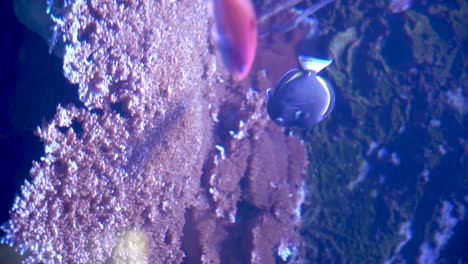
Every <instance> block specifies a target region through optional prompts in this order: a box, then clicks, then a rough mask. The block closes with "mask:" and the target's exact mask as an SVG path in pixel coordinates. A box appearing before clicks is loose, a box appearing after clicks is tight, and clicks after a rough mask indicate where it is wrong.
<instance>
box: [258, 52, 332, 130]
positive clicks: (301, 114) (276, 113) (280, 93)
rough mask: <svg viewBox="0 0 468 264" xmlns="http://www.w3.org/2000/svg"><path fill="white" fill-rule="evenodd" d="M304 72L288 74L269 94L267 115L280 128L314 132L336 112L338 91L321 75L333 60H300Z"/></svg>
mask: <svg viewBox="0 0 468 264" xmlns="http://www.w3.org/2000/svg"><path fill="white" fill-rule="evenodd" d="M298 60H299V64H300V65H301V68H300V69H292V70H290V71H288V72H287V73H286V74H285V75H283V77H282V78H281V79H280V81H279V82H278V84H277V85H276V88H275V91H274V92H273V93H272V92H271V89H268V90H267V100H268V103H267V111H268V115H269V116H270V118H271V120H273V121H274V122H275V124H276V125H278V126H285V127H299V128H311V127H313V126H315V125H316V124H318V123H320V122H321V121H322V120H323V119H325V118H326V117H327V116H328V115H330V113H331V112H332V111H333V108H334V106H335V91H334V89H333V87H332V86H331V84H330V83H329V82H327V81H326V80H325V79H323V78H322V77H320V76H318V75H317V74H318V73H319V72H320V71H321V70H322V69H324V68H325V67H327V66H328V65H330V64H331V63H332V60H322V59H316V58H313V57H306V56H299V57H298Z"/></svg>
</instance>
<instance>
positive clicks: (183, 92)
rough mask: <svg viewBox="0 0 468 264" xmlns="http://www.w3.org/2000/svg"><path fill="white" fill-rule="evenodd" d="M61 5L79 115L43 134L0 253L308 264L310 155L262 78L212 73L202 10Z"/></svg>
mask: <svg viewBox="0 0 468 264" xmlns="http://www.w3.org/2000/svg"><path fill="white" fill-rule="evenodd" d="M49 3H52V2H49ZM63 3H64V5H63V6H59V4H58V3H57V2H55V4H53V5H52V6H51V7H50V10H48V11H50V12H51V17H53V21H54V23H55V26H56V27H55V31H54V32H55V33H54V34H56V36H57V37H58V39H59V40H60V41H61V45H63V47H64V48H63V49H64V52H63V72H64V75H65V77H66V78H67V79H68V80H69V81H70V82H71V83H72V84H75V85H76V87H77V89H78V96H79V103H76V104H74V105H73V104H69V105H64V106H62V105H59V106H57V108H56V113H55V116H54V117H53V118H52V119H51V120H49V121H47V122H44V123H43V124H42V125H41V126H40V127H39V128H38V129H37V130H36V134H37V135H38V136H39V138H40V139H41V141H42V142H43V143H44V151H45V155H44V157H42V158H41V160H40V161H37V162H34V163H33V167H32V169H31V171H30V174H31V181H30V182H29V181H26V182H25V183H24V185H23V187H22V190H21V195H20V196H18V197H17V199H16V201H15V203H14V205H13V208H12V211H11V213H10V220H9V221H8V222H7V223H6V224H5V225H4V226H3V230H4V231H5V233H6V236H5V237H4V238H3V239H2V241H3V242H4V243H6V244H10V245H13V246H14V247H15V249H16V250H18V251H19V252H20V253H22V254H24V262H25V263H37V262H46V263H60V262H65V263H74V262H85V263H108V262H110V263H121V262H127V261H130V262H131V261H133V260H135V261H137V262H139V261H147V262H148V263H181V262H184V261H186V262H190V263H225V262H231V261H232V262H236V261H240V262H249V261H250V262H256V261H257V260H262V262H263V261H264V262H266V263H268V262H270V263H271V262H274V261H275V258H280V259H282V260H283V261H286V260H290V259H293V258H296V257H300V256H301V248H300V239H299V234H298V225H299V223H300V217H301V214H300V206H301V203H302V201H303V197H304V189H303V188H304V183H303V176H304V173H305V172H304V169H305V168H306V164H307V159H306V153H305V151H304V147H303V145H302V144H301V142H300V140H299V139H297V138H294V137H287V136H285V135H284V134H283V132H282V131H281V129H280V128H278V127H276V126H274V125H273V124H271V123H270V121H269V119H268V118H267V116H266V112H265V100H266V98H265V95H264V92H265V90H266V89H267V88H268V87H270V86H271V81H270V80H269V78H267V77H266V76H264V75H262V74H261V73H262V72H265V71H261V69H259V68H258V67H257V68H256V71H258V72H259V74H257V76H256V78H253V81H251V82H249V81H246V82H244V83H232V82H230V81H229V80H226V79H225V78H224V77H225V76H226V75H224V73H223V72H222V71H219V72H215V71H214V69H215V67H216V66H214V65H215V63H216V62H219V61H217V59H216V58H215V56H214V55H213V53H212V50H210V47H211V46H212V43H209V41H210V37H209V35H208V34H209V32H210V26H211V24H210V21H209V18H208V16H207V14H208V12H207V10H206V9H207V8H206V5H205V2H204V1H201V0H199V1H138V2H134V1H121V0H104V1H94V0H88V1H86V0H78V1H74V2H70V1H64V2H63ZM43 12H44V11H43ZM62 42H63V43H62ZM51 47H54V46H53V45H52V46H51ZM270 55H271V54H270ZM270 55H264V56H263V57H268V56H270ZM272 58H273V57H271V56H270V60H271V59H272ZM218 80H222V82H220V81H218ZM252 87H254V88H252ZM265 233H267V234H268V237H265V238H264V234H265ZM236 249H238V250H239V252H240V254H233V253H237V252H236V251H234V250H236ZM275 256H276V257H275Z"/></svg>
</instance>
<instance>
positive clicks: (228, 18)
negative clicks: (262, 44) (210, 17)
mask: <svg viewBox="0 0 468 264" xmlns="http://www.w3.org/2000/svg"><path fill="white" fill-rule="evenodd" d="M213 14H214V17H215V24H216V29H217V38H218V40H217V42H218V43H217V45H218V49H219V51H220V53H221V57H222V58H223V62H224V64H225V66H226V67H227V68H228V70H229V71H230V72H231V73H232V75H233V77H234V79H236V80H243V79H244V78H245V77H247V75H248V74H249V72H250V68H251V67H252V63H253V61H254V58H255V50H256V48H257V22H256V18H255V10H254V8H253V6H252V3H251V1H250V0H213Z"/></svg>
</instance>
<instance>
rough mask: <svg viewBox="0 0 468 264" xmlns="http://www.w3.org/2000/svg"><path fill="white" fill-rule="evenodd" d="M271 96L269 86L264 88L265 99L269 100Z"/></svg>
mask: <svg viewBox="0 0 468 264" xmlns="http://www.w3.org/2000/svg"><path fill="white" fill-rule="evenodd" d="M271 96H272V94H271V89H270V88H268V89H267V90H266V97H267V101H270V99H271Z"/></svg>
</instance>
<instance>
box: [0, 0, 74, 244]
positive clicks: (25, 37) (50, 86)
mask: <svg viewBox="0 0 468 264" xmlns="http://www.w3.org/2000/svg"><path fill="white" fill-rule="evenodd" d="M0 10H1V11H0V12H1V13H0V36H1V39H0V52H1V53H2V54H1V58H2V60H1V67H0V69H1V71H0V73H1V74H0V87H1V89H0V173H1V175H0V176H1V180H2V184H1V185H0V224H3V223H4V222H6V221H7V219H8V210H9V209H10V208H11V206H12V203H13V199H14V197H15V196H16V195H18V194H19V190H20V186H21V185H22V183H23V182H24V180H29V170H30V168H31V163H32V161H33V160H36V161H37V160H40V157H41V156H43V155H44V150H43V149H44V147H43V144H42V143H41V142H40V140H39V138H38V137H37V136H35V135H34V134H33V131H34V130H35V129H36V128H37V127H38V126H40V125H41V124H42V123H43V122H44V121H47V120H49V119H51V118H52V117H53V115H54V114H55V109H56V107H57V105H58V104H61V105H62V106H65V105H67V104H69V103H73V104H76V105H80V103H79V101H77V98H78V96H77V88H76V87H75V86H73V85H71V84H69V83H68V81H67V80H66V79H65V77H64V76H63V73H62V60H61V59H59V58H57V57H56V56H54V55H51V54H49V53H48V49H49V48H48V46H47V43H46V42H45V41H44V40H43V39H42V38H40V37H39V36H38V35H36V34H35V33H33V32H31V31H30V30H28V29H27V28H25V27H24V26H23V25H22V24H20V23H19V22H18V21H17V19H16V17H15V15H14V13H13V7H12V1H2V5H1V7H0ZM2 235H3V234H2V233H0V237H1V236H2Z"/></svg>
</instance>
